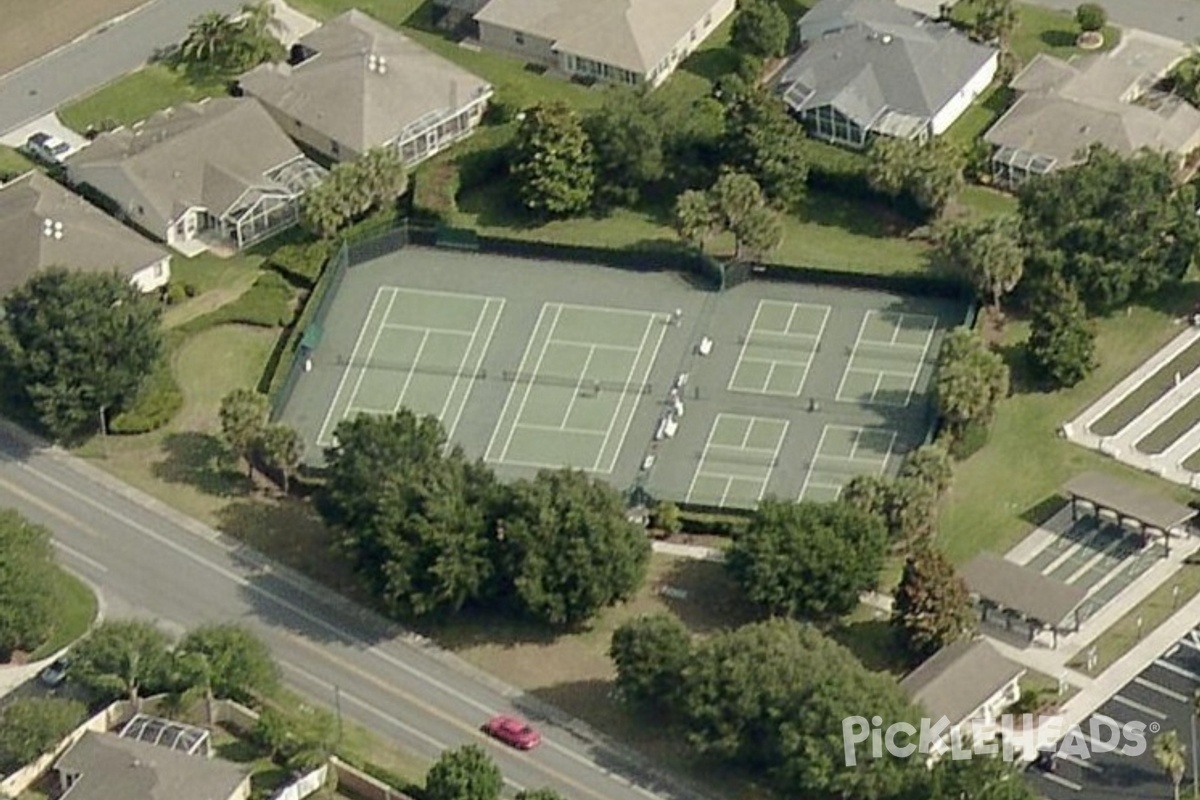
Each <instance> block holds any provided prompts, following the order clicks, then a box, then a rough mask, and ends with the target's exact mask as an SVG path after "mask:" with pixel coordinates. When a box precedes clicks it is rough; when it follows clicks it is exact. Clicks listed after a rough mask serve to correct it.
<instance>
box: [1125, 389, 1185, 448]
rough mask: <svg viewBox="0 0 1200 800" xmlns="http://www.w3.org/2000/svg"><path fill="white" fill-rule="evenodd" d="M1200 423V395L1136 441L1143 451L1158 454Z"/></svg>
mask: <svg viewBox="0 0 1200 800" xmlns="http://www.w3.org/2000/svg"><path fill="white" fill-rule="evenodd" d="M1197 423H1200V395H1198V396H1196V397H1193V398H1192V399H1191V400H1189V401H1188V402H1186V403H1184V404H1183V407H1182V408H1180V409H1178V410H1177V411H1176V412H1175V413H1173V414H1171V416H1169V417H1167V418H1166V419H1165V420H1163V421H1162V423H1161V424H1160V425H1159V426H1158V427H1157V428H1155V429H1154V430H1152V431H1150V432H1149V433H1148V434H1146V435H1145V436H1143V437H1142V438H1141V440H1139V441H1138V442H1136V443H1135V446H1136V447H1137V449H1138V450H1140V451H1141V452H1143V453H1149V454H1151V455H1157V454H1159V453H1161V452H1163V451H1164V450H1166V449H1167V448H1168V447H1170V446H1171V445H1173V444H1174V443H1175V442H1176V441H1177V440H1178V439H1180V438H1181V437H1182V436H1183V435H1184V434H1185V433H1187V432H1188V431H1190V430H1191V429H1192V428H1194V427H1196V424H1197Z"/></svg>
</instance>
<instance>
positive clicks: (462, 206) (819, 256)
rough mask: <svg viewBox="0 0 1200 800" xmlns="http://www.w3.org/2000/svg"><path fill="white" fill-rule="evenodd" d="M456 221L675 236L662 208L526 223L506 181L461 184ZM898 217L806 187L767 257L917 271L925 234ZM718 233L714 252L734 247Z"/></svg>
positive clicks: (489, 228) (621, 241) (644, 242)
mask: <svg viewBox="0 0 1200 800" xmlns="http://www.w3.org/2000/svg"><path fill="white" fill-rule="evenodd" d="M458 206H459V213H458V218H457V219H456V221H455V222H456V224H458V225H462V226H465V227H471V228H475V229H476V230H478V231H479V232H480V233H481V234H485V235H491V236H505V237H511V238H518V239H536V240H539V241H546V242H559V243H562V244H584V245H599V246H603V247H615V248H621V247H635V246H636V247H650V248H654V247H663V246H668V247H675V246H678V242H679V239H678V237H677V236H676V235H675V232H674V231H673V230H672V229H671V228H670V226H669V225H668V223H667V221H666V213H665V212H662V211H646V210H630V209H617V210H615V211H613V212H610V213H609V214H607V215H605V216H592V217H582V218H577V219H566V220H558V221H555V222H549V223H546V224H542V225H529V224H528V223H526V222H525V221H524V218H523V217H522V216H521V215H520V212H519V211H518V210H516V209H514V208H513V206H512V197H511V193H510V192H509V191H508V190H507V188H506V187H505V186H504V185H503V184H495V185H492V186H488V187H486V188H484V189H481V190H472V191H468V192H464V193H463V194H462V195H460V197H459V199H458ZM900 228H901V223H899V222H898V221H896V220H895V219H894V217H893V216H892V215H891V214H890V213H889V212H888V211H887V210H886V209H882V208H874V207H871V206H867V205H864V204H862V203H860V202H855V201H851V200H846V199H845V198H841V197H838V196H835V195H829V194H817V193H812V194H810V195H809V196H808V197H807V198H806V200H805V203H804V207H803V208H802V209H800V210H799V211H798V212H796V213H795V214H793V215H790V216H788V217H787V219H786V220H785V224H784V239H783V244H782V245H780V248H779V250H778V251H776V252H775V253H774V254H773V255H772V256H771V260H772V261H775V262H777V263H780V264H790V265H793V266H812V267H822V268H827V269H838V270H844V271H847V272H871V273H918V272H923V271H925V270H926V268H927V267H928V264H929V257H930V248H929V245H927V244H926V243H924V242H919V241H915V240H910V239H905V238H903V237H901V236H898V235H897V233H898V232H899V230H900ZM732 246H733V245H732V240H724V239H718V240H717V241H715V242H714V243H713V245H712V250H713V252H716V253H723V252H725V251H731V250H732Z"/></svg>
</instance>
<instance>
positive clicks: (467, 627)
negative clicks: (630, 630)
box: [407, 608, 564, 652]
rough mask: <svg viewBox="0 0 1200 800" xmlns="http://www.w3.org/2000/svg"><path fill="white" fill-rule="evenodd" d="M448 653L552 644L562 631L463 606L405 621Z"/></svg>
mask: <svg viewBox="0 0 1200 800" xmlns="http://www.w3.org/2000/svg"><path fill="white" fill-rule="evenodd" d="M407 624H409V625H410V627H412V629H413V630H415V631H417V632H418V633H420V634H422V635H423V636H427V637H429V638H430V639H433V640H435V641H436V642H437V643H438V644H439V645H440V646H442V647H444V648H446V649H447V650H450V651H451V652H460V651H463V650H469V649H471V648H475V647H494V648H499V649H500V650H511V649H512V648H514V647H521V646H523V645H531V644H532V645H552V644H554V642H555V641H557V640H558V638H559V636H560V635H562V634H563V633H564V632H563V631H560V630H556V629H554V628H551V627H549V626H547V625H544V624H542V623H539V622H536V621H533V620H528V619H522V618H520V617H517V616H514V615H513V614H512V613H511V612H506V611H503V610H499V609H484V608H465V609H462V610H461V611H459V612H457V613H455V614H453V615H447V616H440V617H431V618H429V619H423V620H414V621H410V622H409V623H407Z"/></svg>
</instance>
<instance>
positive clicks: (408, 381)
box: [392, 331, 441, 422]
mask: <svg viewBox="0 0 1200 800" xmlns="http://www.w3.org/2000/svg"><path fill="white" fill-rule="evenodd" d="M427 344H429V331H425V332H424V333H422V334H421V343H420V344H419V345H417V355H416V357H415V358H413V366H412V368H411V369H409V370H408V374H407V375H405V376H404V384H403V385H402V386H401V387H400V395H399V396H398V397H397V398H396V405H394V406H392V413H393V414H395V413H396V412H397V411H399V410H400V406H402V405H403V404H404V395H406V394H408V387H409V386H412V379H413V376H414V375H416V374H417V370H416V366H417V365H418V364H420V363H421V356H422V355H424V353H425V345H427ZM438 421H439V422H440V421H441V417H439V418H438Z"/></svg>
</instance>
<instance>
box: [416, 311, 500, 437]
mask: <svg viewBox="0 0 1200 800" xmlns="http://www.w3.org/2000/svg"><path fill="white" fill-rule="evenodd" d="M490 302H491V301H490V300H484V301H483V308H481V309H479V311H477V312H476V314H475V329H474V330H473V331H471V338H470V339H468V340H467V346H466V347H465V348H463V354H462V358H461V359H459V361H458V369H457V370H455V372H454V381H453V383H451V384H450V391H448V392H446V401H445V402H444V403H442V410H441V411H440V412H438V420H439V421H441V422H442V424H443V425H445V422H446V410H447V409H448V408H450V401H451V400H453V399H454V393H455V392H457V391H458V384H459V382H460V381H461V380H462V376H463V371H464V370H465V369H466V368H467V359H468V358H470V357H471V348H472V347H474V346H475V337H476V336H478V335H479V326H480V325H482V324H483V318H484V317H485V316H487V310H488V304H489V303H490ZM413 367H414V368H415V367H416V364H414V365H413ZM461 410H462V406H461V405H460V406H459V411H460V412H461ZM455 422H456V423H457V420H456V421H455ZM446 444H450V435H449V434H447V435H446Z"/></svg>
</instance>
